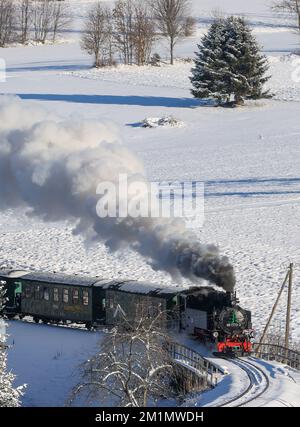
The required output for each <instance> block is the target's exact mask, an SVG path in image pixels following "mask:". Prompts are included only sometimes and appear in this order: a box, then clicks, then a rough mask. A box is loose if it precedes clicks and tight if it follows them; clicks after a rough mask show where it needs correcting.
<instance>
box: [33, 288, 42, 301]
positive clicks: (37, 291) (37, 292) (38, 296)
mask: <svg viewBox="0 0 300 427" xmlns="http://www.w3.org/2000/svg"><path fill="white" fill-rule="evenodd" d="M34 299H37V300H39V299H41V287H40V286H39V285H38V286H36V287H35V289H34Z"/></svg>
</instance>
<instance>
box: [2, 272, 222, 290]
mask: <svg viewBox="0 0 300 427" xmlns="http://www.w3.org/2000/svg"><path fill="white" fill-rule="evenodd" d="M1 277H2V278H11V279H15V278H16V279H21V278H22V279H23V280H30V281H33V282H42V283H43V282H44V283H52V284H57V285H59V284H61V285H66V286H67V285H68V286H85V287H96V288H102V289H105V290H115V291H119V292H126V293H132V294H140V295H149V296H162V297H163V296H165V297H171V296H172V295H177V294H183V295H184V294H186V295H191V294H193V293H195V294H199V293H203V294H209V293H218V294H219V293H220V291H217V290H215V289H214V288H213V287H208V286H204V287H202V286H192V287H185V286H181V285H177V286H176V285H165V286H163V285H159V284H155V283H150V282H145V281H141V282H140V281H137V280H128V279H127V280H126V279H117V280H112V279H101V278H100V277H97V276H94V277H89V276H83V275H77V274H73V275H70V274H64V273H59V272H57V273H44V272H30V271H24V270H13V269H0V278H1Z"/></svg>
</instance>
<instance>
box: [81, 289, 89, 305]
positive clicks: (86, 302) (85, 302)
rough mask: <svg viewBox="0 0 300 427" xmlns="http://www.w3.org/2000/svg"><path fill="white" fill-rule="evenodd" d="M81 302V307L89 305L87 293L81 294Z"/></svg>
mask: <svg viewBox="0 0 300 427" xmlns="http://www.w3.org/2000/svg"><path fill="white" fill-rule="evenodd" d="M82 302H83V305H89V292H88V291H83V292H82Z"/></svg>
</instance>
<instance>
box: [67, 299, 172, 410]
mask: <svg viewBox="0 0 300 427" xmlns="http://www.w3.org/2000/svg"><path fill="white" fill-rule="evenodd" d="M147 309H148V310H149V307H148V308H147ZM140 313H141V310H140V309H139V314H140ZM161 316H162V312H159V313H158V314H156V315H155V316H153V317H152V319H150V318H149V316H148V315H145V314H144V315H142V316H141V317H139V320H137V321H136V322H135V323H134V324H129V323H128V322H127V321H126V319H125V318H123V321H122V322H120V324H119V326H117V327H115V328H114V329H113V330H112V331H111V332H110V333H109V334H108V336H107V337H106V338H105V339H104V341H103V342H102V346H101V352H100V353H99V354H97V355H96V356H94V357H93V358H92V359H90V360H88V361H87V362H86V363H85V364H84V365H83V371H82V373H83V382H82V383H80V384H78V385H77V386H76V387H75V388H74V390H73V393H72V397H71V400H70V401H71V402H74V400H75V399H76V398H77V397H79V395H80V394H82V393H83V395H84V396H85V398H86V399H87V400H88V402H89V403H91V402H93V403H97V402H98V403H99V402H101V404H102V405H103V404H104V403H107V402H109V403H110V405H111V404H113V405H114V406H116V405H119V406H127V407H128V406H131V407H139V406H144V407H146V406H148V405H149V403H150V402H151V404H155V402H156V401H157V399H161V398H166V397H170V396H174V389H173V387H172V381H174V378H175V377H176V374H175V372H176V370H175V367H174V363H173V362H172V359H171V357H170V355H169V353H168V350H167V345H168V342H169V337H168V336H167V335H166V334H165V332H163V330H162V329H161V327H160V326H161ZM136 319H138V317H136ZM105 399H106V400H105Z"/></svg>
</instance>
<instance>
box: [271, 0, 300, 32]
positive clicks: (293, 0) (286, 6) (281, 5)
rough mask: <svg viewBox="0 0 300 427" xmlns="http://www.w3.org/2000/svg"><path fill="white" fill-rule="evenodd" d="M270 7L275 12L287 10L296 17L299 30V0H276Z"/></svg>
mask: <svg viewBox="0 0 300 427" xmlns="http://www.w3.org/2000/svg"><path fill="white" fill-rule="evenodd" d="M272 9H273V10H275V11H277V12H288V13H290V14H291V15H292V16H294V17H296V19H297V25H298V29H299V30H300V0H276V1H275V2H274V3H273V5H272Z"/></svg>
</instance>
